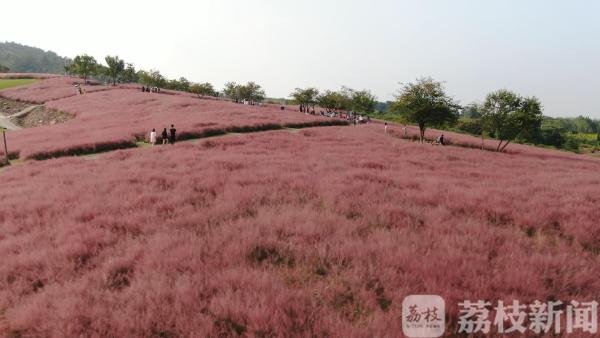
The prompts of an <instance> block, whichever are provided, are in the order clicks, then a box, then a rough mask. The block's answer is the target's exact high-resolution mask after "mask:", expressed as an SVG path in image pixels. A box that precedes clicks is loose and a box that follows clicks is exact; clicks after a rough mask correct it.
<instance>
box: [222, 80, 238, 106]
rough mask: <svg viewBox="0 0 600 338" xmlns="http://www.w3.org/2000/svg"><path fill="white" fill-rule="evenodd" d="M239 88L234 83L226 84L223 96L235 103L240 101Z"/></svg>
mask: <svg viewBox="0 0 600 338" xmlns="http://www.w3.org/2000/svg"><path fill="white" fill-rule="evenodd" d="M239 87H240V85H238V84H237V83H235V82H227V83H226V84H225V87H224V88H223V94H224V95H225V96H227V97H228V98H230V99H232V100H233V101H236V102H237V101H239V100H240V95H239V94H240V93H239Z"/></svg>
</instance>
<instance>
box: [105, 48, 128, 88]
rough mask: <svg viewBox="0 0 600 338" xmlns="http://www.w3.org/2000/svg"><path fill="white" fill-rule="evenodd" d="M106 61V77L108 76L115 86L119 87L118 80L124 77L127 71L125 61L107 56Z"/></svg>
mask: <svg viewBox="0 0 600 338" xmlns="http://www.w3.org/2000/svg"><path fill="white" fill-rule="evenodd" d="M104 61H106V65H107V66H108V67H107V68H106V76H108V77H109V78H110V79H111V80H112V83H113V86H116V85H117V79H118V78H119V77H120V76H122V75H123V72H124V71H125V61H123V60H121V59H120V58H119V57H118V56H110V55H109V56H107V57H105V58H104Z"/></svg>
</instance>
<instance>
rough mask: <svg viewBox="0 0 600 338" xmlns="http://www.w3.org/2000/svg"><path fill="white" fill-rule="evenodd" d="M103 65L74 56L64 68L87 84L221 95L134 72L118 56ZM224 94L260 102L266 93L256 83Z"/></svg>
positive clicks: (180, 81) (198, 86) (152, 72)
mask: <svg viewBox="0 0 600 338" xmlns="http://www.w3.org/2000/svg"><path fill="white" fill-rule="evenodd" d="M104 61H105V63H106V65H103V64H100V63H99V62H98V61H97V60H96V59H95V58H94V57H93V56H90V55H87V54H83V55H78V56H76V57H75V58H74V59H73V61H72V62H71V64H69V65H68V66H66V67H65V69H66V71H67V72H68V73H70V74H74V75H78V76H80V77H82V78H83V80H84V82H86V83H87V81H88V79H89V78H90V77H95V78H97V79H100V80H103V81H106V82H110V83H112V84H113V85H116V84H117V83H140V84H143V85H146V86H150V87H158V88H165V89H172V90H178V91H183V92H189V93H194V94H197V95H198V96H219V95H220V93H219V92H218V91H216V90H215V88H214V86H213V85H212V84H210V83H208V82H205V83H192V82H190V81H189V80H187V79H186V78H185V77H181V78H179V79H167V78H166V77H165V76H163V75H162V74H161V73H160V72H159V71H158V70H149V71H146V70H137V71H136V69H135V67H134V66H133V64H131V63H126V62H125V61H123V60H122V59H121V58H119V57H118V56H107V57H105V58H104ZM223 94H224V95H225V96H227V97H228V98H230V99H232V100H234V101H236V102H237V101H243V100H246V101H252V102H260V101H262V100H264V98H265V91H264V90H263V89H262V87H261V86H260V85H258V84H257V83H255V82H248V83H247V84H245V85H242V84H237V83H235V82H228V83H227V84H225V88H224V89H223Z"/></svg>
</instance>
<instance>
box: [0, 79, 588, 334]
mask: <svg viewBox="0 0 600 338" xmlns="http://www.w3.org/2000/svg"><path fill="white" fill-rule="evenodd" d="M111 93H118V92H116V91H114V92H113V91H110V92H104V93H99V94H97V95H105V94H111ZM140 94H141V93H140ZM109 97H110V98H111V99H114V100H118V99H119V96H109ZM134 97H135V98H136V99H140V100H142V99H144V98H145V97H148V98H152V97H153V96H145V97H144V96H141V95H140V96H138V95H135V96H134ZM78 99H79V98H78ZM82 99H84V100H91V95H90V97H86V98H82ZM72 100H74V99H72ZM71 102H72V101H71V100H66V101H64V102H63V103H61V105H64V106H65V107H67V106H68V104H70V103H71ZM96 102H97V101H96ZM176 102H177V103H179V102H182V101H176ZM183 102H187V101H183ZM190 102H191V101H190ZM199 102H202V103H203V101H199ZM117 103H118V102H117ZM72 104H75V103H74V102H73V103H72ZM95 104H97V103H92V102H90V106H91V107H96V106H95ZM170 104H175V103H170ZM102 107H103V108H102V109H105V106H102ZM144 107H147V106H145V105H144ZM159 107H163V106H162V105H159ZM234 108H235V109H248V111H247V112H248V113H253V110H252V109H250V108H246V107H243V108H238V107H237V106H234ZM234 108H232V113H233V111H235V110H234ZM94 109H96V108H94ZM182 109H183V111H186V110H185V108H182ZM98 110H101V109H100V108H98ZM156 110H157V111H158V110H160V109H159V108H156ZM148 111H149V112H150V113H149V114H150V115H151V116H152V115H153V114H154V113H152V111H154V110H152V109H150V110H148ZM164 111H168V110H167V109H165V110H164ZM115 113H116V112H115ZM232 113H230V114H232ZM81 114H82V116H80V118H85V115H84V114H85V113H83V112H81ZM111 114H113V113H111ZM173 114H177V113H173ZM181 114H184V113H183V112H182V113H181ZM190 114H193V112H190ZM215 114H217V113H216V112H215ZM127 116H129V114H127ZM178 116H183V115H178ZM225 116H227V115H225ZM132 118H133V119H134V120H131V121H128V123H130V122H132V121H135V117H132ZM139 118H141V119H142V121H145V117H143V116H142V117H139ZM182 118H183V117H182ZM242 118H243V117H242ZM150 121H151V120H150ZM179 124H182V123H181V122H179ZM379 127H380V126H378V125H371V126H359V127H356V128H355V127H331V128H316V129H307V130H304V131H301V132H299V133H289V132H283V131H278V132H270V133H262V134H248V135H240V136H228V137H223V138H216V139H209V140H203V141H201V142H199V143H185V144H177V145H175V146H174V147H154V148H151V149H132V150H123V151H117V152H114V153H110V154H105V155H102V156H101V157H100V158H97V159H94V160H90V159H83V158H64V159H56V160H49V161H44V162H33V163H27V164H25V165H23V166H15V167H10V168H5V169H2V170H1V171H0V181H1V182H2V190H0V200H1V201H2V203H1V204H0V255H1V257H3V260H2V263H0V275H1V276H3V278H1V279H0V313H2V314H3V315H2V320H0V327H1V328H0V335H9V334H12V335H15V336H17V335H21V336H121V337H123V336H128V337H148V336H163V337H165V336H166V337H180V336H182V337H188V336H190V337H191V336H193V337H201V336H219V335H221V336H231V335H235V334H237V333H242V334H244V335H248V336H261V335H262V336H312V335H314V336H334V337H365V336H381V337H382V336H397V335H399V332H401V331H402V328H401V323H402V321H401V303H402V300H403V298H404V297H405V296H406V295H409V294H439V295H442V296H443V297H444V298H445V300H446V304H447V307H448V310H449V317H448V319H449V322H450V324H449V328H448V331H447V332H454V331H455V330H456V322H457V313H458V309H457V306H456V304H457V303H458V302H459V301H462V300H465V299H470V300H478V299H489V300H496V299H503V300H506V301H510V300H512V299H518V300H520V301H522V302H528V301H532V300H535V299H539V300H547V299H551V298H555V299H560V300H565V301H570V300H572V299H575V300H581V301H585V300H594V299H597V298H598V295H599V292H600V282H599V281H598V278H597V271H599V270H600V262H599V260H598V253H599V251H598V250H599V248H600V229H599V228H598V219H600V209H599V208H598V205H599V203H600V191H599V190H598V186H599V185H600V179H599V177H598V170H599V169H600V161H598V160H593V159H590V160H588V159H587V158H583V157H576V156H574V157H571V158H561V157H552V156H548V157H541V156H538V155H539V154H541V153H542V152H545V153H547V154H554V153H555V152H550V151H540V152H539V153H538V152H535V153H533V152H532V153H522V154H497V153H493V152H481V151H478V150H472V149H464V148H459V147H434V146H430V145H421V144H417V143H413V142H409V141H406V140H400V139H398V138H395V137H391V136H389V135H388V136H385V135H383V130H382V128H379ZM146 128H147V127H146ZM384 304H388V305H387V306H384ZM452 330H454V331H452ZM572 336H573V337H577V336H578V335H572Z"/></svg>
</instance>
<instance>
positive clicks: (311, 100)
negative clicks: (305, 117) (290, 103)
mask: <svg viewBox="0 0 600 338" xmlns="http://www.w3.org/2000/svg"><path fill="white" fill-rule="evenodd" d="M290 97H291V98H292V99H293V100H294V102H295V103H296V104H298V105H300V111H308V110H309V108H312V109H313V110H314V109H315V106H316V105H317V104H318V103H319V90H318V89H316V88H306V89H302V88H296V89H295V90H294V91H293V92H292V93H291V94H290Z"/></svg>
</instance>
